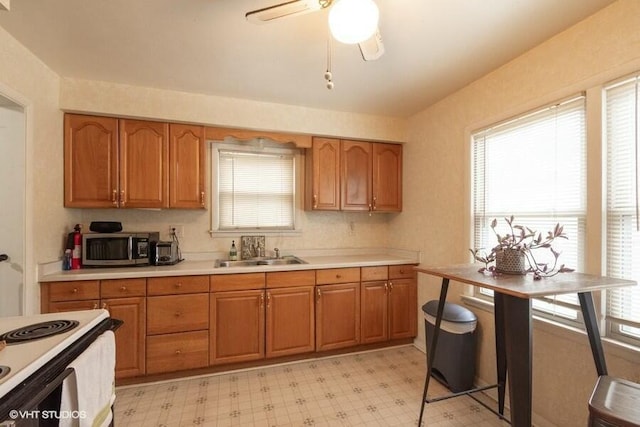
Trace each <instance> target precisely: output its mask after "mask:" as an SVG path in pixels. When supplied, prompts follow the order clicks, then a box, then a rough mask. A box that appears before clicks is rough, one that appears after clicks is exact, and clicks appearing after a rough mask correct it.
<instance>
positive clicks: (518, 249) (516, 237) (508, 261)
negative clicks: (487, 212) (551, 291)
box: [469, 215, 574, 280]
mask: <svg viewBox="0 0 640 427" xmlns="http://www.w3.org/2000/svg"><path fill="white" fill-rule="evenodd" d="M505 221H506V222H507V225H508V226H509V230H510V233H507V234H505V235H500V234H499V233H498V232H497V231H496V226H497V225H498V221H497V220H496V219H494V220H493V221H491V229H492V230H493V232H494V234H495V235H496V238H497V240H498V244H497V245H496V246H494V247H493V248H491V251H490V252H489V253H486V252H485V251H483V250H482V249H469V251H470V252H471V254H472V255H473V257H474V259H476V260H477V261H480V262H482V263H484V265H485V266H484V267H483V268H481V269H480V270H479V271H480V272H481V273H484V272H490V273H492V274H497V273H509V274H526V273H533V278H534V280H539V279H541V278H542V277H550V276H555V275H556V274H558V273H567V272H571V271H574V270H573V269H572V268H569V267H566V266H565V265H564V264H561V265H560V266H558V258H559V257H560V252H558V251H556V250H555V249H554V248H553V246H552V243H553V242H554V241H555V240H556V239H568V237H567V235H566V234H565V233H564V228H563V226H561V225H560V224H556V226H555V227H554V229H553V230H551V231H549V232H547V235H546V237H543V236H542V233H539V232H536V231H534V230H532V229H530V228H529V227H525V226H522V225H517V224H515V223H514V217H513V215H511V217H509V218H505ZM535 249H547V250H549V251H550V252H551V254H552V255H553V262H551V263H548V262H540V261H538V260H537V259H536V256H535V255H534V252H533V250H535ZM525 260H526V263H527V264H528V265H529V266H528V267H526V266H525ZM491 263H495V265H491V266H490V265H489V264H491Z"/></svg>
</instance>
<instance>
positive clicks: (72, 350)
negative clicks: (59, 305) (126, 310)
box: [0, 309, 113, 423]
mask: <svg viewBox="0 0 640 427" xmlns="http://www.w3.org/2000/svg"><path fill="white" fill-rule="evenodd" d="M110 320H111V319H110V318H109V312H108V311H106V310H101V309H98V310H84V311H71V312H62V313H48V314H39V315H34V316H15V317H5V318H0V341H2V340H4V341H5V342H6V347H5V348H4V349H3V350H0V376H1V377H0V408H2V409H6V408H4V406H8V405H15V404H16V403H21V402H22V401H24V400H28V399H25V397H24V396H29V395H30V394H31V393H30V392H29V388H31V389H32V393H36V392H37V391H39V389H41V388H42V387H44V386H46V382H47V381H49V379H50V378H52V376H55V375H58V374H56V373H55V372H53V366H54V365H61V369H62V370H63V369H64V367H65V365H64V364H68V363H69V362H70V361H71V360H73V359H74V358H75V357H77V356H78V354H79V353H81V352H82V351H84V349H86V347H87V346H88V345H89V344H90V342H91V341H93V340H95V338H96V337H97V336H98V335H99V334H102V333H103V332H104V331H105V330H109V329H113V328H112V326H111V324H110ZM21 328H22V330H20V329H21ZM47 334H53V335H50V336H46V337H40V336H44V335H47ZM29 336H32V337H33V338H29ZM48 369H49V370H52V372H49V373H45V372H44V371H46V370H48ZM56 369H57V370H60V368H56ZM0 412H1V411H0ZM2 421H3V420H2V413H0V423H1V422H2Z"/></svg>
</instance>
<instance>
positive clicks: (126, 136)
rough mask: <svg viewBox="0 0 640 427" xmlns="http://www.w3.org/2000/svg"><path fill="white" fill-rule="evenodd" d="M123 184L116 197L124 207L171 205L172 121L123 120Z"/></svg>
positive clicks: (120, 146)
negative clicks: (169, 171) (169, 138)
mask: <svg viewBox="0 0 640 427" xmlns="http://www.w3.org/2000/svg"><path fill="white" fill-rule="evenodd" d="M119 133H120V141H119V150H120V176H119V178H120V186H119V193H118V191H117V190H116V189H115V188H114V189H113V190H112V191H113V192H114V196H115V197H114V201H117V203H118V206H119V207H122V208H165V207H167V206H168V197H167V196H168V189H169V182H168V181H169V180H168V170H167V169H168V168H167V164H168V157H169V142H168V135H169V125H168V123H160V122H148V121H142V120H129V119H121V120H120V121H119Z"/></svg>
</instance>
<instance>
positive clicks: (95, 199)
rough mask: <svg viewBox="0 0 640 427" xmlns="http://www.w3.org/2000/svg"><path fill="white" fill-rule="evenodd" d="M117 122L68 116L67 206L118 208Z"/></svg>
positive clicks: (66, 133) (66, 119) (65, 151)
mask: <svg viewBox="0 0 640 427" xmlns="http://www.w3.org/2000/svg"><path fill="white" fill-rule="evenodd" d="M118 191H119V188H118V120H117V119H114V118H110V117H94V116H83V115H77V114H65V116H64V205H65V206H66V207H70V208H112V207H117V206H118V202H117V192H118Z"/></svg>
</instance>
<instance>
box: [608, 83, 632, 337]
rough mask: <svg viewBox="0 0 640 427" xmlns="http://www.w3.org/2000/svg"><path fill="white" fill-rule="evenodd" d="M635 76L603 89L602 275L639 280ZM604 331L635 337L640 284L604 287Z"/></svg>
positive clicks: (620, 335)
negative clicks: (604, 247)
mask: <svg viewBox="0 0 640 427" xmlns="http://www.w3.org/2000/svg"><path fill="white" fill-rule="evenodd" d="M639 79H640V76H635V77H633V78H630V79H626V80H624V81H621V82H617V83H616V84H613V85H610V86H608V87H606V88H605V109H606V116H605V122H606V126H605V139H606V147H607V163H606V168H607V185H606V189H607V213H606V227H607V230H606V242H607V243H606V245H607V250H606V257H607V261H606V268H607V275H608V276H613V277H619V278H625V279H632V280H638V281H640V231H639V230H638V207H639V205H638V199H639V194H638V191H639V188H640V187H639V182H638V180H639V169H638V168H639V166H640V162H639V149H640V147H639V142H640V137H639V129H638V127H639V122H640V108H639V106H640V103H639V102H640V101H639V92H640V87H639V85H640V80H639ZM606 317H607V323H608V327H609V328H608V329H609V333H610V334H612V335H619V337H618V338H620V337H622V338H623V339H624V338H628V339H631V340H635V343H636V344H637V343H638V340H640V289H638V288H637V287H633V288H620V289H613V290H609V291H607V310H606Z"/></svg>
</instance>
